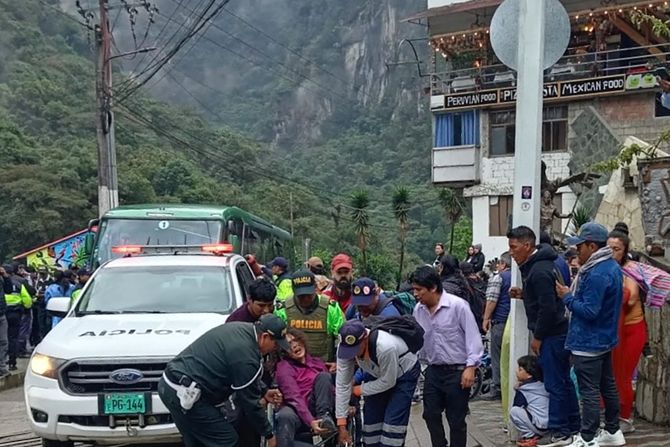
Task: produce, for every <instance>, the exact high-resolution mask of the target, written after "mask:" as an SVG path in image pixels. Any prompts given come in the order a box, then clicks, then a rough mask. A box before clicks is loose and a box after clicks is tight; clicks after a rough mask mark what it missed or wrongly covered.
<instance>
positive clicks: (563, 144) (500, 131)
mask: <svg viewBox="0 0 670 447" xmlns="http://www.w3.org/2000/svg"><path fill="white" fill-rule="evenodd" d="M515 124H516V113H515V111H514V110H505V111H501V112H491V113H490V114H489V129H490V143H489V155H490V156H492V157H496V156H506V155H513V154H514V138H515V137H516V128H515ZM567 149H568V107H567V106H556V107H545V108H544V111H543V116H542V152H553V151H565V150H567Z"/></svg>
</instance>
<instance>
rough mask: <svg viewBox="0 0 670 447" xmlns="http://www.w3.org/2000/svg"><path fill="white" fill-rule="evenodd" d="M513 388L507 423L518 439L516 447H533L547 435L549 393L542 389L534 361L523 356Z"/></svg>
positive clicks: (519, 362) (532, 358) (540, 372)
mask: <svg viewBox="0 0 670 447" xmlns="http://www.w3.org/2000/svg"><path fill="white" fill-rule="evenodd" d="M517 364H518V365H519V367H518V368H517V370H516V378H517V381H518V383H517V386H516V394H515V395H514V403H513V404H512V409H511V410H510V413H509V418H510V422H512V424H513V425H514V427H515V428H516V429H517V430H518V431H519V434H520V435H521V437H520V439H519V440H518V441H517V443H516V444H517V446H519V447H535V446H536V445H537V443H538V441H539V440H540V438H541V437H542V436H543V435H544V434H546V433H547V425H548V423H549V393H547V391H546V390H545V389H544V383H543V382H542V369H541V368H540V365H539V363H538V361H537V357H535V356H532V355H525V356H523V357H521V358H519V360H517Z"/></svg>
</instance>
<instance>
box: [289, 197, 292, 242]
mask: <svg viewBox="0 0 670 447" xmlns="http://www.w3.org/2000/svg"><path fill="white" fill-rule="evenodd" d="M288 194H289V195H288V200H289V207H290V209H291V237H293V193H292V192H290V193H288Z"/></svg>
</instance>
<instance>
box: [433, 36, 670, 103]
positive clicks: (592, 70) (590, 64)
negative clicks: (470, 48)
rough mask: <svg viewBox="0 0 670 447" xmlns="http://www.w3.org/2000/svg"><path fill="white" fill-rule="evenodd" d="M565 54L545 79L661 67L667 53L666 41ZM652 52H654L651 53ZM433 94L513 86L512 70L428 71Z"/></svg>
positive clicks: (573, 50)
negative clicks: (655, 43)
mask: <svg viewBox="0 0 670 447" xmlns="http://www.w3.org/2000/svg"><path fill="white" fill-rule="evenodd" d="M577 51H578V49H576V48H568V50H567V54H566V55H564V56H563V57H561V59H559V61H558V62H557V63H556V64H554V65H553V66H552V67H551V68H549V69H547V70H545V74H544V79H545V82H554V81H567V80H576V79H586V78H590V77H602V76H610V75H618V74H632V73H642V72H646V71H649V70H653V69H655V68H656V67H659V66H665V60H666V59H667V58H668V56H670V43H664V44H658V45H647V46H639V47H633V48H622V49H614V50H606V51H596V52H591V53H587V52H581V53H578V52H577ZM650 51H653V52H655V53H652V52H650ZM430 76H431V91H432V94H433V95H441V94H449V93H461V92H468V91H474V90H487V89H496V88H504V87H512V86H515V85H516V71H514V70H511V69H510V68H508V67H507V66H505V65H502V64H495V65H485V66H481V67H472V68H463V69H454V70H447V71H442V72H436V73H431V74H430Z"/></svg>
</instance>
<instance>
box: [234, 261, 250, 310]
mask: <svg viewBox="0 0 670 447" xmlns="http://www.w3.org/2000/svg"><path fill="white" fill-rule="evenodd" d="M235 273H236V274H237V281H238V282H239V283H240V289H242V295H244V301H245V302H246V301H247V300H248V299H249V297H250V295H249V285H251V283H252V282H253V281H254V275H253V274H252V273H251V271H250V270H249V267H248V266H247V263H246V262H240V263H239V264H237V267H235Z"/></svg>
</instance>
